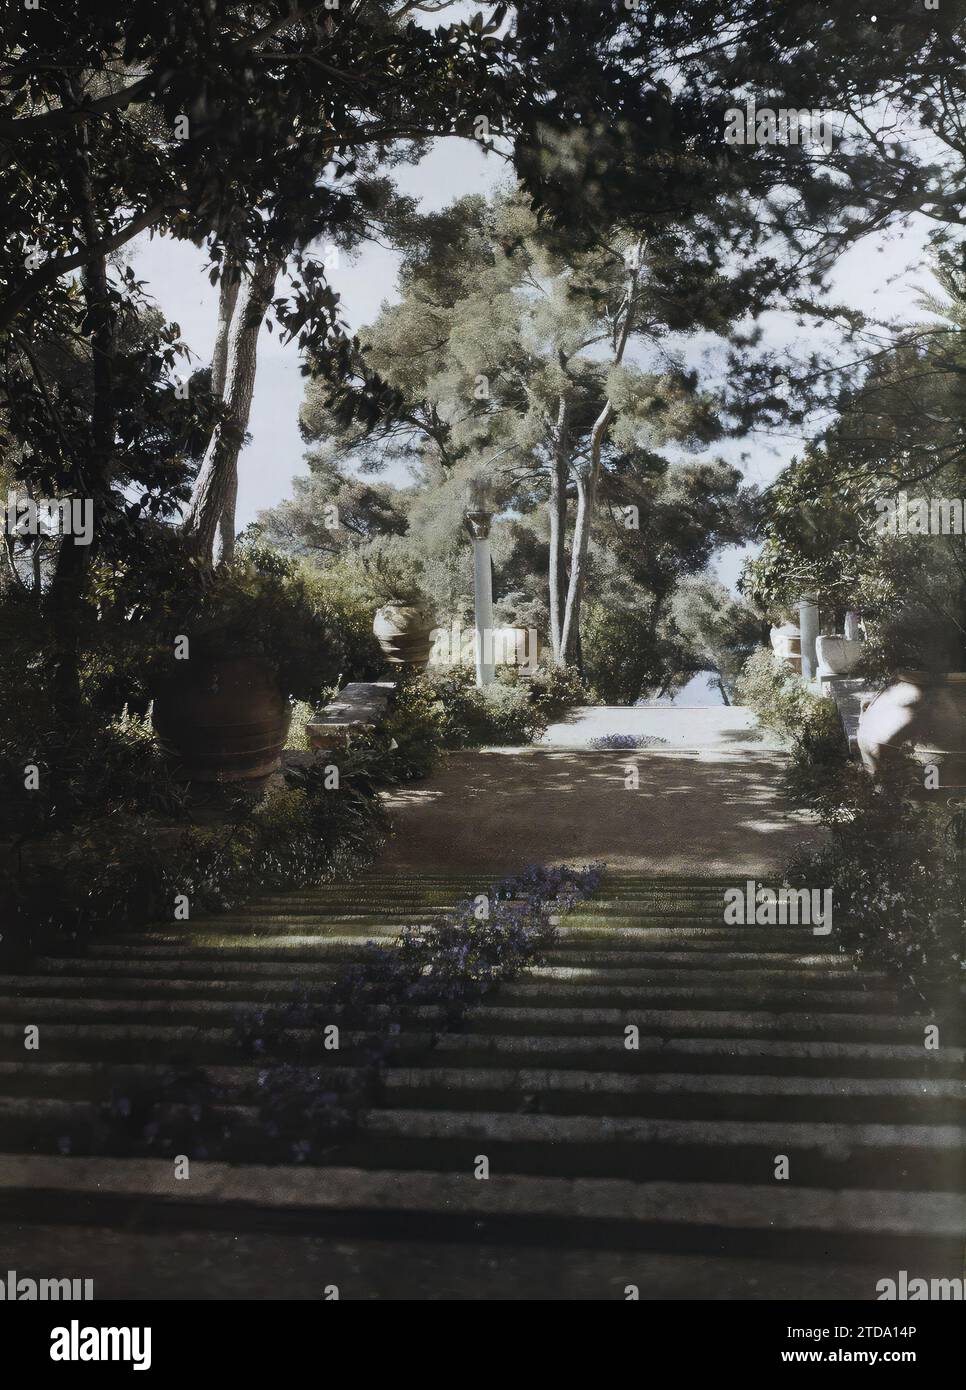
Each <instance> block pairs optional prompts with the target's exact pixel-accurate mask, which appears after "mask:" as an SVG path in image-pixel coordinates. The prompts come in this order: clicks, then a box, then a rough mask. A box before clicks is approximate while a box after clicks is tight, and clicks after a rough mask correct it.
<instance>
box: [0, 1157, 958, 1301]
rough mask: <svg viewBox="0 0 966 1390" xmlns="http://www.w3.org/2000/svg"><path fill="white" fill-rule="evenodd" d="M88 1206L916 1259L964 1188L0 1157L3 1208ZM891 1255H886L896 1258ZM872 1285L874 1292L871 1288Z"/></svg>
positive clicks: (928, 1253)
mask: <svg viewBox="0 0 966 1390" xmlns="http://www.w3.org/2000/svg"><path fill="white" fill-rule="evenodd" d="M78 1197H83V1199H84V1209H85V1211H86V1212H88V1213H89V1215H88V1217H87V1219H88V1220H89V1221H90V1220H92V1219H96V1220H99V1221H100V1222H101V1223H104V1224H111V1223H116V1224H118V1225H120V1226H124V1225H127V1224H128V1223H129V1221H130V1217H129V1213H130V1211H131V1208H132V1204H134V1203H136V1204H137V1209H138V1211H139V1212H140V1213H141V1217H142V1220H144V1219H146V1218H147V1217H148V1215H149V1214H153V1216H154V1222H155V1224H157V1225H159V1226H160V1225H163V1228H164V1229H166V1230H172V1229H177V1228H178V1227H191V1228H192V1229H203V1228H204V1227H205V1225H206V1224H209V1225H211V1226H213V1227H216V1226H217V1225H220V1224H221V1223H222V1222H223V1221H224V1219H225V1216H224V1214H225V1213H226V1212H227V1213H229V1214H230V1219H231V1223H232V1229H233V1230H234V1231H236V1232H244V1231H245V1230H246V1229H258V1230H262V1231H264V1230H270V1229H273V1222H274V1229H279V1230H291V1229H293V1228H297V1229H298V1230H299V1231H301V1232H307V1231H314V1232H316V1233H317V1234H319V1235H332V1236H338V1235H340V1234H344V1233H346V1232H347V1231H355V1232H357V1233H359V1232H366V1231H369V1232H371V1233H373V1234H379V1235H381V1237H382V1238H383V1239H385V1238H386V1237H387V1235H390V1234H392V1235H395V1236H396V1237H397V1238H401V1237H403V1236H409V1235H411V1236H413V1237H415V1238H417V1239H419V1240H427V1239H434V1238H438V1239H447V1240H450V1241H466V1242H467V1243H469V1244H472V1245H474V1246H478V1245H480V1244H483V1243H486V1242H487V1241H488V1240H500V1242H501V1243H503V1242H512V1241H515V1242H517V1243H519V1242H521V1241H522V1242H523V1243H524V1244H531V1245H532V1244H533V1243H534V1242H535V1241H536V1240H538V1239H540V1240H543V1241H545V1242H549V1243H554V1244H565V1245H571V1246H572V1245H573V1244H574V1243H575V1242H579V1243H580V1244H581V1245H582V1246H584V1247H587V1246H594V1245H596V1246H598V1247H608V1246H609V1247H610V1248H612V1249H625V1250H626V1249H632V1250H633V1249H650V1250H654V1249H662V1248H671V1249H674V1250H675V1251H692V1250H693V1251H708V1250H711V1251H714V1252H715V1253H718V1254H720V1252H721V1250H722V1248H727V1249H728V1250H729V1251H731V1252H732V1253H733V1254H735V1253H744V1254H750V1253H753V1252H760V1253H762V1254H766V1255H775V1254H778V1255H781V1256H782V1257H784V1258H791V1257H793V1256H798V1257H805V1256H808V1255H809V1254H815V1255H816V1256H819V1257H821V1258H822V1259H823V1260H824V1261H828V1260H832V1261H835V1260H836V1259H838V1258H841V1257H842V1256H843V1255H844V1254H848V1255H849V1256H850V1257H851V1258H853V1259H857V1258H862V1257H866V1258H869V1259H877V1260H880V1261H884V1263H882V1266H881V1267H882V1268H883V1269H885V1270H892V1269H895V1268H914V1267H916V1261H917V1259H918V1260H920V1261H921V1262H923V1263H924V1262H925V1261H927V1260H929V1261H934V1260H938V1259H940V1258H942V1259H948V1258H953V1259H955V1258H956V1255H957V1254H960V1255H961V1251H962V1231H963V1228H964V1225H966V1197H963V1196H962V1195H961V1194H955V1193H951V1192H928V1191H917V1190H914V1189H907V1190H901V1191H889V1190H878V1191H865V1190H851V1189H841V1188H840V1189H822V1188H810V1187H803V1186H799V1187H795V1186H792V1185H786V1184H779V1183H776V1182H763V1183H750V1182H740V1183H720V1182H712V1183H706V1182H675V1181H633V1180H628V1179H613V1178H611V1179H599V1178H598V1179H576V1180H574V1179H561V1178H554V1177H550V1176H546V1177H532V1176H527V1175H507V1174H504V1173H500V1172H499V1171H497V1172H496V1173H495V1174H494V1176H493V1177H491V1178H490V1180H489V1181H486V1182H482V1181H477V1180H475V1179H474V1178H473V1176H472V1174H471V1171H469V1170H464V1171H461V1172H459V1173H439V1172H436V1171H408V1172H398V1171H395V1170H386V1169H375V1168H369V1169H359V1168H352V1167H329V1168H307V1167H300V1166H287V1167H269V1166H256V1165H237V1164H223V1163H204V1162H198V1161H196V1162H193V1163H192V1166H191V1181H190V1182H184V1181H180V1182H179V1181H178V1180H176V1179H175V1177H174V1172H173V1165H172V1164H171V1163H170V1162H167V1161H165V1160H161V1159H107V1158H92V1159H91V1158H62V1157H56V1156H42V1155H18V1154H7V1155H2V1156H0V1213H5V1212H9V1213H10V1217H12V1216H13V1214H14V1213H16V1219H17V1220H18V1221H20V1222H22V1221H26V1220H31V1219H34V1220H36V1219H38V1217H39V1216H40V1215H41V1214H42V1215H43V1219H44V1220H45V1221H48V1222H49V1221H57V1220H65V1219H66V1220H68V1221H69V1220H70V1219H71V1215H72V1213H75V1212H76V1210H77V1205H78ZM897 1258H900V1259H901V1261H902V1262H901V1263H900V1264H899V1265H896V1263H895V1260H896V1259H897ZM869 1296H870V1297H871V1296H872V1295H871V1293H870V1295H869Z"/></svg>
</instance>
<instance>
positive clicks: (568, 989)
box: [0, 967, 894, 1017]
mask: <svg viewBox="0 0 966 1390" xmlns="http://www.w3.org/2000/svg"><path fill="white" fill-rule="evenodd" d="M628 973H636V974H639V975H641V976H643V980H639V981H634V982H633V983H631V982H628V983H625V982H624V978H625V977H624V976H622V977H621V979H622V982H621V983H620V984H613V985H612V984H601V982H600V977H599V974H598V973H597V972H594V971H587V972H585V973H584V974H583V975H578V976H575V975H573V974H572V973H563V974H548V975H543V974H541V973H540V972H538V971H533V972H530V973H528V975H527V978H526V979H524V980H521V981H517V982H513V983H508V984H505V985H503V986H502V988H501V990H500V997H501V999H503V1000H505V1001H507V1002H514V1003H515V1002H519V1003H531V1004H535V1005H538V1006H541V1007H543V1006H545V1007H554V1008H556V1007H560V1006H566V1005H569V1004H575V1005H577V1006H590V1005H594V1004H597V1003H607V1002H609V1001H612V1002H613V1003H614V1004H621V1005H625V1004H626V1005H628V1006H635V1007H636V1006H639V1007H641V1008H649V1007H650V1008H661V1007H663V1008H682V1007H685V1008H686V1007H690V1006H691V1005H695V1006H699V1005H701V1004H709V1005H712V1006H716V1007H721V1008H725V1007H732V1006H735V1007H740V1005H741V1004H743V1003H745V1002H747V1000H748V997H749V993H751V994H752V995H753V997H754V999H755V1003H756V1005H757V1006H758V1007H759V1008H768V1009H782V1008H785V1007H789V1006H795V1007H799V1006H804V1007H807V1008H812V1009H825V1008H829V1009H833V1010H834V1009H844V1008H847V1007H854V1008H856V1009H858V1010H860V1011H864V1012H871V1011H873V1010H882V1009H884V1008H886V1007H888V1005H889V1004H890V1003H892V1002H893V1001H894V994H893V993H892V992H891V991H888V990H872V989H869V990H857V989H846V988H842V987H839V988H835V989H821V988H819V986H820V984H821V983H822V981H821V977H817V976H812V977H807V978H804V979H800V980H794V981H789V979H788V977H787V976H785V977H781V976H779V978H778V980H777V981H776V980H775V979H771V980H762V979H757V980H753V981H751V982H750V983H751V984H752V986H753V988H752V989H751V990H749V988H748V984H749V982H748V981H741V980H738V981H733V980H732V979H731V978H730V977H728V978H727V979H726V980H722V979H721V978H720V976H718V977H716V978H710V979H708V981H707V982H705V983H697V982H696V983H693V984H692V983H691V982H690V979H689V977H688V975H687V974H683V975H682V976H681V977H680V978H676V979H665V978H663V977H662V978H661V979H660V980H658V981H655V980H654V978H653V975H650V974H648V973H647V972H644V971H640V972H628ZM338 974H339V972H338V968H337V967H332V968H331V972H330V979H333V980H334V979H337V978H338ZM709 975H710V972H709ZM550 986H552V988H551V987H550ZM11 987H19V989H20V990H22V991H23V996H27V997H29V998H32V999H44V1000H47V999H51V998H54V999H60V1000H68V999H70V1000H73V999H86V1000H91V1001H94V1000H97V1001H101V1002H103V1001H107V1000H128V1001H131V1000H133V998H134V996H136V997H137V999H138V1000H158V999H161V1000H166V1001H175V1000H177V1001H187V1000H191V1001H196V1002H198V1003H204V1001H206V1000H216V999H222V1000H224V999H230V1000H234V1001H237V1003H238V1004H250V1005H252V1006H258V1005H260V1004H263V1003H269V1002H272V1001H274V1002H276V1003H279V1004H282V1003H285V1002H286V1000H296V999H300V998H302V997H303V996H304V995H305V981H304V979H303V980H300V979H297V978H294V979H293V978H289V979H286V980H277V979H276V980H265V979H258V978H256V977H254V976H249V977H248V978H246V979H243V980H240V981H239V980H225V979H203V978H195V979H176V978H173V977H165V978H160V977H158V978H151V977H147V978H141V977H138V976H132V975H124V976H122V977H112V976H90V975H84V974H80V975H73V976H72V975H67V976H62V975H28V976H22V977H19V978H18V979H16V980H14V981H11V980H9V979H6V980H5V979H3V978H0V1017H3V1016H5V1014H7V1012H8V1010H7V1005H8V1001H10V1000H11V999H13V1000H15V1001H16V1003H17V1004H19V1003H20V1002H21V999H22V997H23V996H18V995H11V994H10V993H9V991H10V989H11ZM321 992H322V993H324V991H321Z"/></svg>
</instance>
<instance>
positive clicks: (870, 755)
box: [857, 671, 966, 790]
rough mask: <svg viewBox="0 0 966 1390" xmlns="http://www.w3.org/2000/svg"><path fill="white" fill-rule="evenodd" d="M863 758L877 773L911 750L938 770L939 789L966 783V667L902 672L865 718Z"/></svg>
mask: <svg viewBox="0 0 966 1390" xmlns="http://www.w3.org/2000/svg"><path fill="white" fill-rule="evenodd" d="M857 742H858V746H859V752H860V753H861V755H862V762H863V763H864V764H865V766H866V768H867V769H868V770H869V772H871V773H873V774H875V773H876V772H878V771H879V770H880V769H881V768H884V767H886V766H888V765H889V764H890V763H891V762H894V761H897V760H898V759H899V758H901V757H902V755H903V754H908V753H911V754H912V756H913V757H914V758H915V759H916V761H917V762H919V763H922V764H923V765H924V766H928V767H933V768H935V769H936V770H937V772H936V781H935V784H934V788H933V789H935V790H939V789H943V790H946V789H951V788H956V789H958V790H961V789H963V788H966V671H953V672H950V673H948V674H946V675H933V674H932V673H931V672H928V671H902V672H900V673H899V679H898V681H897V682H896V684H895V685H890V686H889V687H888V689H887V690H883V691H881V692H880V693H879V694H878V695H876V696H875V697H874V698H873V699H872V700H870V701H869V703H868V704H867V705H866V706H865V708H864V710H863V711H862V714H861V716H860V718H859V729H858V736H857Z"/></svg>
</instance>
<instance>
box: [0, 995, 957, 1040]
mask: <svg viewBox="0 0 966 1390" xmlns="http://www.w3.org/2000/svg"><path fill="white" fill-rule="evenodd" d="M510 988H511V987H510V986H508V987H507V989H506V990H502V991H501V992H500V994H499V995H498V996H497V998H498V1000H500V1001H504V1000H507V1001H508V1000H509V998H510V997H512V996H508V993H507V990H509V989H510ZM800 1004H801V1000H800V999H798V998H796V999H794V1000H792V1001H789V1007H788V1009H787V1010H785V1009H779V1008H776V1007H769V1006H768V1005H767V1003H764V1004H762V1005H761V1006H760V1007H755V1008H752V1009H744V1010H742V1009H727V1008H723V1009H712V1008H704V1009H698V1008H689V1007H687V1006H684V1007H681V1008H665V1009H660V1008H655V1007H651V1006H644V1005H643V1004H640V1003H635V1002H633V1001H628V1004H627V1005H626V1007H623V1008H613V1007H605V1006H591V1007H580V1006H579V1005H574V1004H568V1003H561V1004H557V1003H556V1002H554V1000H553V999H547V1000H546V1001H545V1002H543V1003H539V1004H538V1003H534V1002H532V1001H530V1002H528V1003H525V1004H519V1005H514V1004H513V1003H511V1002H492V1003H491V1002H488V1001H484V1002H483V1003H482V1004H479V1005H475V1006H474V1007H473V1008H471V1009H470V1010H469V1011H468V1013H467V1024H468V1026H471V1027H476V1028H477V1029H479V1030H480V1031H482V1032H501V1033H502V1032H506V1033H514V1032H528V1033H531V1032H541V1031H545V1032H548V1033H571V1032H575V1033H580V1032H583V1031H589V1032H598V1031H601V1032H602V1031H606V1030H608V1029H613V1030H614V1031H615V1032H619V1033H621V1034H622V1033H623V1030H624V1029H625V1028H626V1027H627V1026H628V1024H635V1025H636V1026H637V1027H639V1028H640V1029H641V1030H642V1031H647V1030H658V1031H662V1032H666V1033H667V1034H668V1035H669V1036H670V1035H673V1034H674V1033H680V1032H689V1033H696V1034H705V1035H709V1034H710V1035H717V1036H733V1037H752V1036H755V1035H761V1034H765V1035H770V1036H773V1037H797V1036H802V1035H810V1034H811V1035H819V1034H821V1035H824V1036H826V1037H830V1038H831V1037H835V1038H838V1039H841V1040H844V1039H846V1038H850V1037H878V1038H881V1039H892V1040H896V1041H899V1040H901V1041H911V1040H912V1039H913V1038H914V1037H918V1038H921V1037H922V1036H923V1034H924V1028H925V1025H926V1023H927V1022H929V1021H930V1020H926V1019H919V1018H916V1017H912V1016H901V1015H893V1014H881V1013H873V1012H868V1013H862V1012H860V1011H859V1010H858V1009H853V1010H852V1011H850V1012H849V1013H841V1012H836V1011H835V999H834V997H832V996H830V1000H829V1004H828V1007H827V1009H821V1010H815V1011H809V1012H802V1011H800ZM278 1007H281V1005H280V1004H279V1006H278ZM239 1012H240V1009H239V1005H238V1003H237V1002H235V1001H233V1000H230V999H210V998H206V999H184V998H182V999H176V1000H171V999H163V998H162V999H141V998H138V999H132V998H118V999H90V998H72V999H66V1000H62V999H56V998H54V999H52V998H41V997H33V996H26V997H24V998H19V999H14V998H10V997H7V998H4V999H0V1020H2V1022H0V1039H2V1038H5V1037H7V1036H15V1035H16V1025H15V1022H14V1021H15V1020H17V1021H21V1023H22V1024H24V1025H26V1024H37V1025H38V1026H39V1025H42V1024H43V1025H46V1024H47V1023H48V1022H52V1023H61V1024H63V1023H65V1022H68V1021H72V1022H76V1023H82V1022H84V1021H91V1022H103V1023H126V1022H132V1023H133V1022H135V1021H145V1022H146V1021H147V1020H149V1019H157V1020H163V1021H164V1022H166V1023H168V1024H175V1023H184V1024H186V1025H190V1024H192V1023H195V1022H196V1025H197V1026H198V1027H199V1028H201V1027H202V1026H203V1025H204V1023H205V1021H206V1020H208V1019H213V1020H217V1021H219V1022H220V1023H222V1025H223V1026H226V1025H227V1024H229V1023H230V1022H231V1021H233V1020H234V1019H235V1018H236V1017H238V1015H239ZM343 1012H344V1011H343V1008H342V1006H341V1005H332V1006H329V1007H327V1008H326V1017H327V1018H328V1017H330V1016H331V1020H332V1021H333V1022H338V1020H339V1019H340V1018H341V1017H342V1014H343ZM266 1013H267V1014H268V1016H269V1017H271V1016H272V1010H271V1007H268V1008H267V1009H266ZM397 1016H398V1017H399V1018H400V1019H402V1020H408V1021H409V1023H410V1024H416V1025H417V1026H418V1024H419V1022H420V1021H425V1022H435V1021H436V1020H438V1019H440V1018H441V1017H442V1016H443V1009H442V1006H438V1005H416V1006H413V1005H400V1006H397V1007H389V1006H388V1005H383V1004H374V1005H372V1006H371V1008H370V1009H369V1010H368V1020H369V1022H370V1024H371V1026H376V1025H378V1024H379V1022H380V1021H381V1020H389V1021H391V1020H393V1019H395V1018H396V1017H397ZM11 1030H12V1033H11ZM949 1041H953V1039H952V1038H950V1039H949ZM21 1042H22V1038H21ZM41 1045H42V1044H41Z"/></svg>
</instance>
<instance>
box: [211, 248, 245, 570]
mask: <svg viewBox="0 0 966 1390" xmlns="http://www.w3.org/2000/svg"><path fill="white" fill-rule="evenodd" d="M240 285H241V272H240V270H239V269H238V267H237V265H235V264H234V263H232V262H230V261H226V263H225V265H224V268H223V270H222V276H221V284H220V286H219V289H218V330H217V332H216V334H215V350H214V352H213V353H212V356H211V390H212V394H213V395H214V396H216V397H217V398H218V400H220V401H223V400H224V397H225V377H226V375H227V369H228V340H229V337H230V335H231V323H232V319H233V317H234V314H235V306H236V304H237V303H238V289H239V286H240ZM237 502H238V470H237V469H235V470H234V472H233V474H232V477H231V479H230V481H229V484H228V490H227V494H226V497H225V505H224V507H223V508H222V511H221V516H220V517H219V518H218V535H217V537H216V540H215V560H216V562H218V561H220V560H224V561H226V562H230V561H231V559H232V558H233V556H234V553H235V507H236V505H237Z"/></svg>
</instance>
